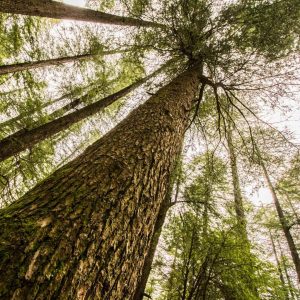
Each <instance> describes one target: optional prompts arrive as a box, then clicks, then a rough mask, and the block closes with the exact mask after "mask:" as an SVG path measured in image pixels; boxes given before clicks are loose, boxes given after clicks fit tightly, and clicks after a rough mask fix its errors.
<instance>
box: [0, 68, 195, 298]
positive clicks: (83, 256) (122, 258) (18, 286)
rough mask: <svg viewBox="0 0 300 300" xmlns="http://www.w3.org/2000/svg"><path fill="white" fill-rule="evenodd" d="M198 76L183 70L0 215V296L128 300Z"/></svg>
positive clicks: (166, 183)
mask: <svg viewBox="0 0 300 300" xmlns="http://www.w3.org/2000/svg"><path fill="white" fill-rule="evenodd" d="M199 81H200V78H199V76H198V70H197V69H196V68H192V69H189V70H188V71H186V72H184V73H183V74H181V75H180V76H178V77H177V78H176V79H174V80H173V81H172V82H171V83H169V84H168V85H167V86H165V87H163V88H162V89H160V90H159V91H158V92H157V93H156V94H155V95H154V96H152V97H151V98H150V99H149V100H148V101H147V102H146V103H145V104H143V105H141V106H139V107H138V108H137V109H136V110H134V111H133V112H132V113H131V114H130V115H129V116H128V117H127V118H126V119H125V120H124V121H122V122H121V123H120V124H119V125H117V126H116V127H115V128H114V129H113V130H111V131H110V132H109V133H108V134H106V135H105V136H104V137H103V138H101V139H100V140H99V141H97V142H95V143H94V144H93V145H92V146H90V147H88V148H87V149H86V151H85V152H84V153H83V154H82V155H80V156H79V157H78V158H76V159H75V160H73V161H72V162H70V163H68V164H67V165H66V166H64V167H62V168H60V169H59V170H58V171H56V172H55V173H53V174H52V175H51V176H49V177H48V179H46V180H45V181H44V182H42V183H40V184H39V185H37V186H36V187H35V188H33V189H32V190H31V191H29V192H28V193H27V194H25V195H24V196H23V197H22V198H21V199H20V200H18V201H16V202H15V203H13V204H12V205H11V206H9V207H8V208H6V209H4V210H2V211H1V213H0V228H1V233H0V242H1V244H0V253H1V254H2V259H1V261H0V272H1V283H0V298H1V297H2V299H29V300H30V299H101V300H105V299H107V300H108V299H109V300H113V299H132V297H133V296H134V293H135V289H136V285H137V282H138V278H139V277H140V275H141V270H142V268H143V264H144V260H145V256H146V254H147V252H148V250H149V245H150V241H151V239H152V236H153V230H154V226H155V223H156V220H157V217H158V214H159V211H160V208H161V205H162V202H163V199H165V197H166V193H167V190H168V185H169V183H170V172H171V170H172V169H173V167H174V164H175V161H176V158H177V156H178V152H179V151H180V149H181V145H182V141H183V137H184V132H185V130H186V128H187V126H188V121H189V117H188V116H189V111H190V110H191V107H192V103H193V100H194V99H195V97H196V93H197V89H198V86H199Z"/></svg>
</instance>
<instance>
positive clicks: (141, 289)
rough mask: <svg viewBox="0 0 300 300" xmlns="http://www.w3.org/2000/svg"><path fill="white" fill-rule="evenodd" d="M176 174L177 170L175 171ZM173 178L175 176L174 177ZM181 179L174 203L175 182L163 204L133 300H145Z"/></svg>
mask: <svg viewBox="0 0 300 300" xmlns="http://www.w3.org/2000/svg"><path fill="white" fill-rule="evenodd" d="M181 152H182V149H181V150H180V153H181ZM178 162H180V159H179V160H177V162H176V167H175V168H176V169H177V168H178ZM174 172H175V173H176V170H175V171H174ZM172 177H173V176H172ZM180 183H181V182H180V179H179V177H178V176H177V178H176V184H175V185H176V188H175V197H174V198H175V199H174V201H172V190H173V182H171V184H170V186H169V192H168V194H167V197H166V199H165V200H164V202H163V203H162V206H161V208H160V211H159V214H158V217H157V220H156V223H155V227H154V233H153V236H152V240H151V243H150V247H149V251H148V253H147V256H146V258H145V263H144V267H143V270H142V275H141V278H140V280H139V282H138V284H137V288H136V292H135V295H134V297H133V300H143V298H144V295H145V290H146V286H147V282H148V278H149V275H150V272H151V269H152V264H153V260H154V256H155V251H156V248H157V245H158V242H159V238H160V235H161V232H162V229H163V225H164V222H165V219H166V216H167V213H168V210H169V209H170V208H171V207H172V206H173V205H175V204H176V203H177V199H178V194H179V186H180Z"/></svg>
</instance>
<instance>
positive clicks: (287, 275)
mask: <svg viewBox="0 0 300 300" xmlns="http://www.w3.org/2000/svg"><path fill="white" fill-rule="evenodd" d="M277 245H278V247H279V250H280V258H281V261H282V267H283V270H284V274H285V277H286V279H287V283H288V289H289V292H290V295H291V298H292V299H293V300H294V299H295V298H296V297H295V293H294V291H293V289H294V288H293V284H292V281H291V277H290V275H289V272H288V267H287V265H286V260H285V257H284V255H283V251H282V247H281V244H280V241H279V240H277Z"/></svg>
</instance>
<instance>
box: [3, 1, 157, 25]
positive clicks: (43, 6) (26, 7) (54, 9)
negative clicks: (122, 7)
mask: <svg viewBox="0 0 300 300" xmlns="http://www.w3.org/2000/svg"><path fill="white" fill-rule="evenodd" d="M0 12H4V13H12V14H21V15H28V16H37V17H47V18H54V19H67V20H76V21H87V22H95V23H103V24H112V25H123V26H143V27H162V25H160V24H157V23H153V22H149V21H143V20H139V19H134V18H131V17H121V16H115V15H112V14H107V13H103V12H100V11H95V10H92V9H87V8H80V7H76V6H73V5H68V4H64V3H62V2H56V1H51V0H14V1H11V0H0Z"/></svg>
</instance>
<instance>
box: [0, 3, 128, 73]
mask: <svg viewBox="0 0 300 300" xmlns="http://www.w3.org/2000/svg"><path fill="white" fill-rule="evenodd" d="M0 1H1V0H0ZM122 52H124V50H123V51H122V50H111V51H103V52H102V53H100V54H80V55H74V56H64V57H58V58H52V59H45V60H39V61H32V62H24V63H17V64H13V65H3V66H0V75H4V74H9V73H14V72H20V71H25V70H32V69H37V68H44V67H49V66H55V65H60V64H65V63H68V62H75V61H81V60H86V59H91V58H93V57H96V56H99V55H109V54H116V53H122Z"/></svg>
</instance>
